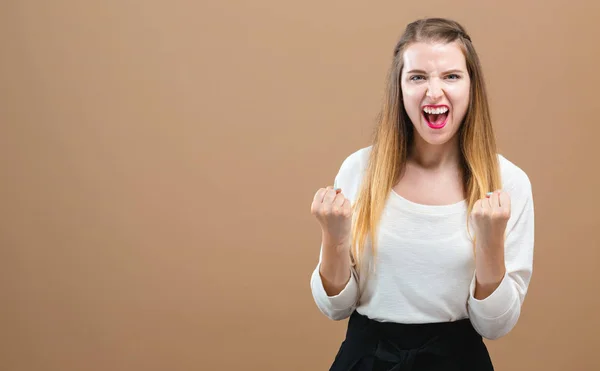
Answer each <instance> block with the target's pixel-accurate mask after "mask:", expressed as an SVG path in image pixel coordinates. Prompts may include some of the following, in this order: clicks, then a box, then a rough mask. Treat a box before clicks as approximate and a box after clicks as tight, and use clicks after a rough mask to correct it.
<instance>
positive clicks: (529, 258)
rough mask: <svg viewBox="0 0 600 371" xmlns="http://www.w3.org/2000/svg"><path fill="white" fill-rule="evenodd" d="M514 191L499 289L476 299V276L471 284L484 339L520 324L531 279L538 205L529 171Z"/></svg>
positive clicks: (472, 309) (471, 303) (474, 319)
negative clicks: (504, 267) (503, 273)
mask: <svg viewBox="0 0 600 371" xmlns="http://www.w3.org/2000/svg"><path fill="white" fill-rule="evenodd" d="M520 178H521V181H520V182H518V183H519V184H518V185H517V186H515V187H513V189H512V190H511V191H512V192H511V209H512V210H511V213H512V215H511V218H510V219H509V222H508V224H507V234H506V241H505V246H504V249H505V250H504V255H505V265H506V273H505V275H504V278H503V279H502V281H501V282H500V285H499V286H498V287H497V288H496V290H495V291H494V292H493V293H492V294H491V295H490V296H488V297H487V298H485V299H483V300H478V299H475V297H474V291H475V275H473V279H472V281H471V285H470V292H469V299H468V308H469V317H470V319H471V323H472V324H473V327H474V328H475V330H476V331H477V332H478V333H479V334H480V335H481V336H483V337H484V338H487V339H490V340H495V339H498V338H500V337H502V336H504V335H506V334H508V333H509V332H510V331H511V330H512V329H513V328H514V327H515V325H516V324H517V321H518V319H519V316H520V314H521V306H522V305H523V301H524V300H525V295H526V293H527V289H528V287H529V282H530V280H531V274H532V270H533V250H534V208H533V195H532V189H531V183H530V181H529V178H528V177H527V176H526V175H525V173H522V174H521V177H520Z"/></svg>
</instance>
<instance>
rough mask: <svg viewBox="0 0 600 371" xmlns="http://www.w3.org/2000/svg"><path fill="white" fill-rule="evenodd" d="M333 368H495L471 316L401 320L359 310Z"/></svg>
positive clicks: (401, 370) (348, 370) (483, 370)
mask: <svg viewBox="0 0 600 371" xmlns="http://www.w3.org/2000/svg"><path fill="white" fill-rule="evenodd" d="M329 370H330V371H384V370H385V371H409V370H412V371H440V370H443V371H493V370H494V367H493V366H492V361H491V359H490V356H489V353H488V350H487V348H486V346H485V344H484V343H483V338H482V337H481V335H479V334H478V333H477V332H476V331H475V329H474V328H473V326H472V325H471V322H470V320H469V319H463V320H458V321H455V322H442V323H426V324H401V323H392V322H378V321H374V320H371V319H369V318H367V317H366V316H363V315H361V314H360V313H358V312H357V311H354V313H352V315H351V316H350V320H349V321H348V330H347V332H346V338H345V340H344V341H343V342H342V345H341V347H340V349H339V351H338V353H337V355H336V357H335V360H334V362H333V365H332V366H331V368H330V369H329Z"/></svg>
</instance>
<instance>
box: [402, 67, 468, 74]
mask: <svg viewBox="0 0 600 371" xmlns="http://www.w3.org/2000/svg"><path fill="white" fill-rule="evenodd" d="M408 73H421V74H424V75H426V74H427V72H425V71H423V70H410V71H408V72H407V74H408ZM448 73H465V71H463V70H461V69H458V68H455V69H452V70H448V71H445V72H444V73H443V74H444V75H445V74H448Z"/></svg>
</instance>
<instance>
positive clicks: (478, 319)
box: [310, 146, 534, 339]
mask: <svg viewBox="0 0 600 371" xmlns="http://www.w3.org/2000/svg"><path fill="white" fill-rule="evenodd" d="M371 148H372V147H371V146H369V147H366V148H362V149H359V150H358V151H356V152H354V153H352V154H351V155H350V156H348V157H347V158H346V159H345V160H344V161H343V163H342V165H341V167H340V169H339V172H338V174H337V176H336V177H335V182H336V184H337V186H338V187H340V188H341V189H342V192H343V193H344V195H345V196H346V197H347V198H348V199H350V200H351V201H352V202H353V203H354V202H355V200H356V197H357V195H358V190H359V186H360V183H361V181H362V178H363V176H364V174H365V170H366V165H367V161H368V156H369V152H370V150H371ZM498 158H499V163H500V169H501V176H502V189H503V190H504V191H507V192H508V193H509V195H510V198H511V216H510V219H509V221H508V225H507V229H506V231H507V234H506V240H505V264H506V274H505V276H504V278H503V280H502V282H501V283H500V285H499V286H498V288H497V289H496V290H495V291H494V292H493V293H492V294H491V295H490V296H488V297H487V298H485V299H483V300H478V299H475V297H474V296H473V294H474V289H475V259H474V251H473V244H472V243H471V240H470V239H469V236H468V232H467V226H466V223H467V218H466V216H467V203H466V201H462V202H459V203H456V204H451V205H442V206H431V205H423V204H417V203H414V202H411V201H409V200H407V199H405V198H403V197H401V196H400V195H399V194H397V193H396V192H394V191H393V190H392V191H391V192H390V195H389V198H388V200H387V203H386V206H385V208H384V211H383V214H382V218H381V225H380V230H379V233H378V236H377V241H378V242H377V243H378V245H377V246H378V250H377V253H376V255H375V261H374V263H375V270H374V271H373V272H372V273H369V274H364V277H363V273H362V270H356V269H354V268H352V272H351V273H352V274H351V278H350V280H349V282H348V283H347V285H346V287H345V288H344V289H343V290H342V291H341V292H340V293H339V294H338V295H335V296H328V295H327V293H326V292H325V290H324V288H323V283H322V281H321V276H320V274H319V268H320V262H321V259H320V258H319V263H318V264H317V267H316V268H315V270H314V271H313V273H312V276H311V280H310V282H311V290H312V295H313V298H314V300H315V302H316V304H317V307H318V308H319V309H320V311H321V312H322V313H323V314H324V315H326V316H327V317H329V318H331V319H333V320H342V319H345V318H348V317H349V316H350V314H351V313H352V312H353V311H354V310H356V311H357V312H358V313H360V314H362V315H365V316H367V317H369V318H371V319H373V320H377V321H382V322H397V323H432V322H448V321H456V320H459V319H464V318H469V319H470V321H471V323H472V324H473V327H474V328H475V330H476V331H477V332H478V333H479V334H481V335H482V336H483V337H484V338H487V339H497V338H499V337H501V336H504V335H505V334H507V333H508V332H509V331H511V330H512V329H513V327H514V326H515V324H516V323H517V320H518V318H519V315H520V312H521V305H522V304H523V300H524V298H525V294H526V293H527V288H528V285H529V282H530V279H531V273H532V268H533V267H532V265H533V245H534V210H533V196H532V188H531V183H530V181H529V178H528V176H527V175H526V173H525V172H524V171H523V170H521V169H520V168H519V167H517V166H516V165H515V164H513V163H512V162H510V161H509V160H507V159H506V158H505V157H504V156H502V155H498ZM471 230H472V229H471ZM321 253H322V250H321ZM368 259H369V258H367V261H368ZM358 271H360V272H361V276H360V277H359V275H358V273H357V272H358Z"/></svg>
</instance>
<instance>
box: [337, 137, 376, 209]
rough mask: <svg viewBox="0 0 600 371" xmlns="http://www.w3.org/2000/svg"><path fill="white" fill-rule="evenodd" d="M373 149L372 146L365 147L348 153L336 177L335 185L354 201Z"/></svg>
mask: <svg viewBox="0 0 600 371" xmlns="http://www.w3.org/2000/svg"><path fill="white" fill-rule="evenodd" d="M371 149H372V146H368V147H363V148H360V149H358V150H356V151H354V152H352V153H350V154H349V155H347V156H346V157H345V158H344V160H343V161H342V163H341V165H340V168H339V171H338V173H337V175H336V177H335V186H336V187H339V188H341V189H342V192H343V193H344V195H345V196H346V197H347V198H349V199H350V200H352V201H354V200H355V199H356V197H357V196H358V191H359V188H360V184H361V183H362V180H363V177H364V174H365V171H366V169H367V166H368V163H369V157H370V154H371Z"/></svg>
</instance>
